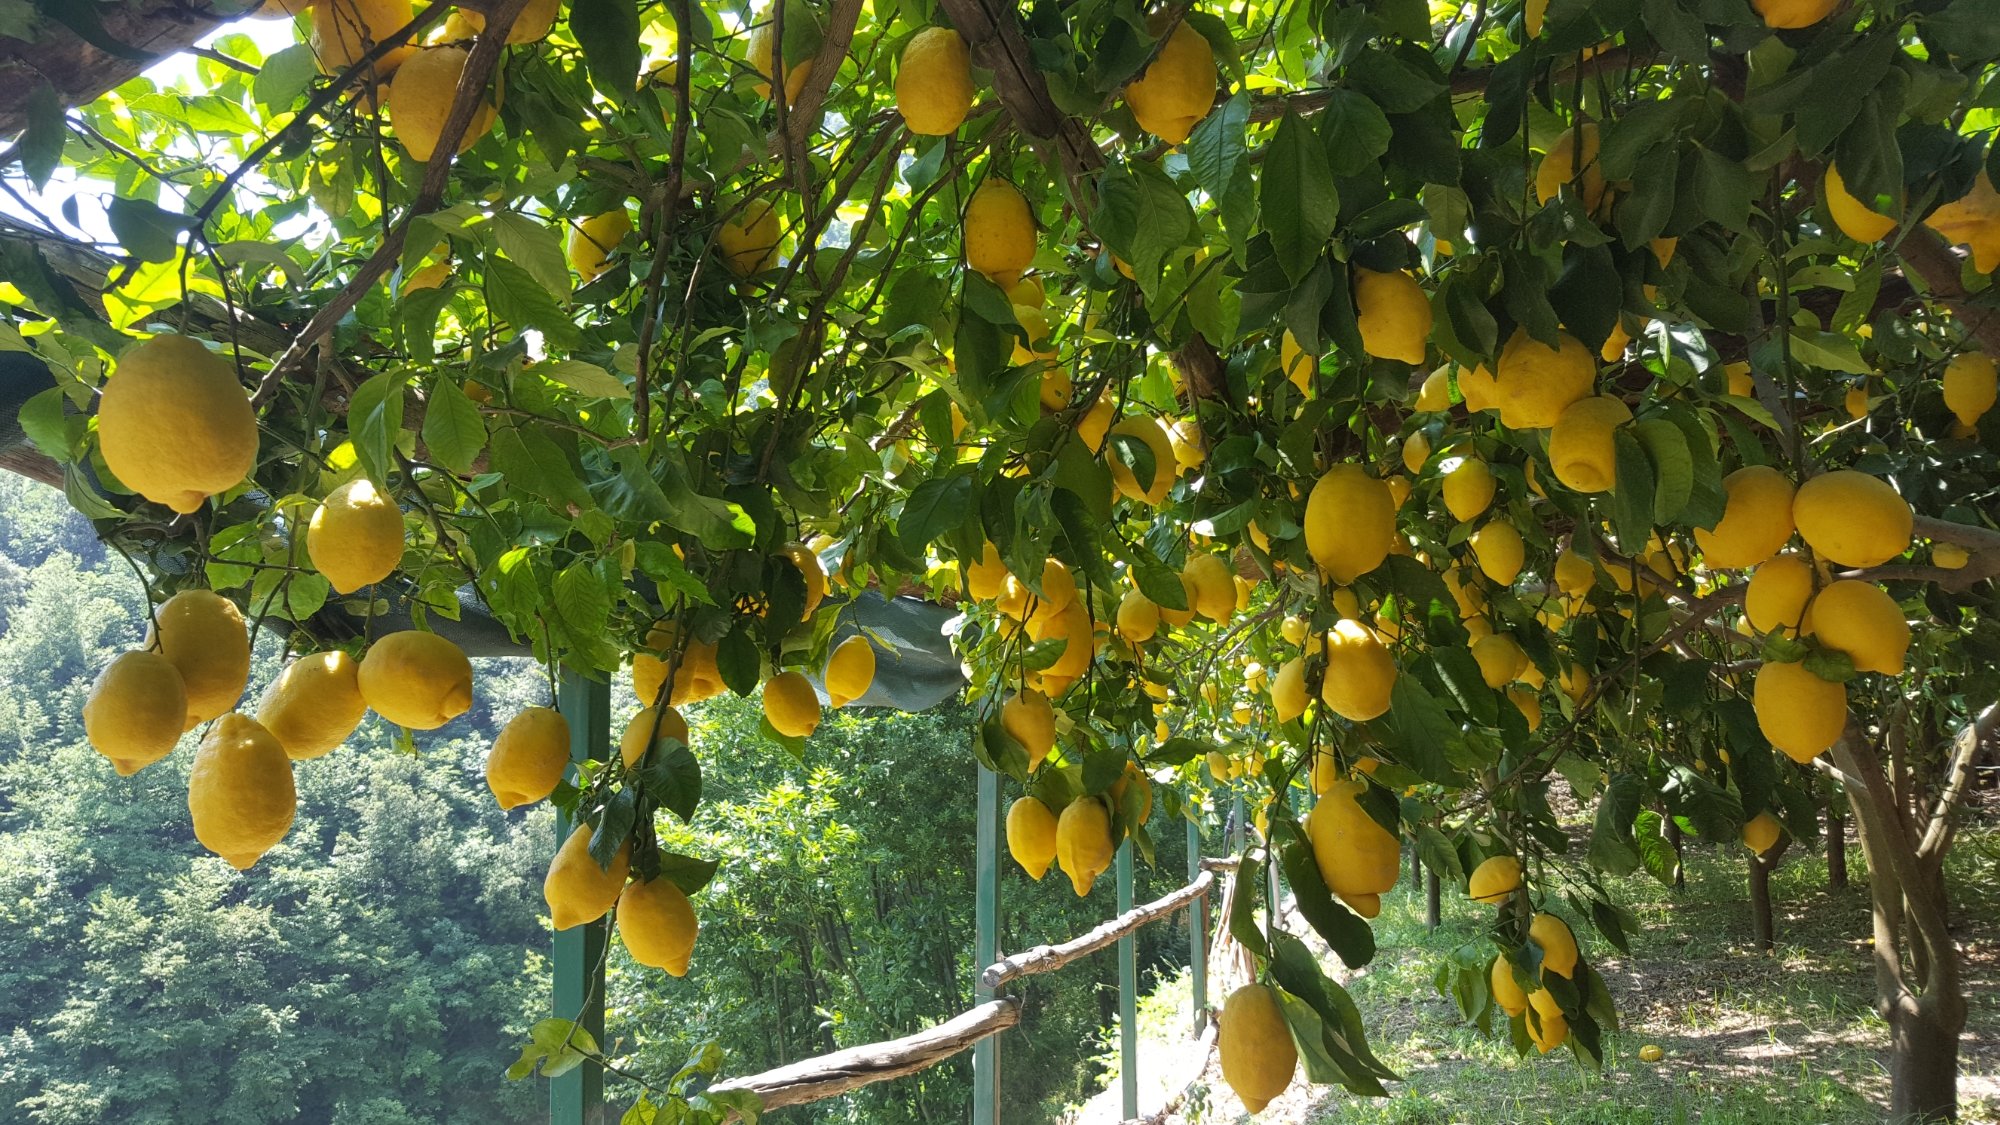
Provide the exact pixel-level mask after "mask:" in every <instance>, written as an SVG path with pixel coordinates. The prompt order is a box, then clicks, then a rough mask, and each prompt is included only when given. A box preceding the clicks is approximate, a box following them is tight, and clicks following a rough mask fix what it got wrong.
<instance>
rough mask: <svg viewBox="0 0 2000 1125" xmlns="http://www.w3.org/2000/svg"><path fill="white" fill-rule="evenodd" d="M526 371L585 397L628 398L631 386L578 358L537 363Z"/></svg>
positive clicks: (630, 394)
mask: <svg viewBox="0 0 2000 1125" xmlns="http://www.w3.org/2000/svg"><path fill="white" fill-rule="evenodd" d="M528 373H529V374H533V375H540V376H541V377H542V378H544V379H547V380H548V381H549V382H551V383H560V384H562V385H563V386H565V387H568V388H569V389H570V390H573V391H575V392H576V393H578V394H580V395H583V396H584V397H586V398H616V399H629V398H631V397H632V388H630V387H628V386H626V385H625V381H624V380H623V379H620V378H619V377H618V376H616V375H613V374H612V373H611V372H609V371H606V370H605V369H603V368H602V367H599V366H597V365H596V364H594V363H586V362H584V361H583V360H580V359H560V360H552V361H548V362H544V363H537V364H536V365H534V366H533V367H530V368H528Z"/></svg>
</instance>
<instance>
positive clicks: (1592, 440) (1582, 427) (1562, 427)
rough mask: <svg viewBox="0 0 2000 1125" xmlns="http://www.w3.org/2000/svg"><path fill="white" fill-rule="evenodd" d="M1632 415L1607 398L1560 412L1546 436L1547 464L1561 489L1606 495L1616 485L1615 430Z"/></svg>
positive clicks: (1584, 400) (1596, 397)
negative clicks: (1552, 469)
mask: <svg viewBox="0 0 2000 1125" xmlns="http://www.w3.org/2000/svg"><path fill="white" fill-rule="evenodd" d="M1631 420H1632V411H1631V410H1630V409H1629V408H1627V407H1626V405H1625V404H1624V403H1623V402H1620V401H1619V400H1618V399H1615V398H1612V397H1611V396H1610V395H1592V396H1590V397H1589V398H1581V399H1578V400H1576V401H1575V402H1573V403H1570V404H1569V405H1568V406H1566V407H1564V408H1563V412H1562V415H1561V416H1560V417H1558V418H1557V419H1556V425H1555V429H1554V430H1553V431H1551V432H1550V433H1549V464H1550V466H1551V467H1553V468H1554V469H1555V473H1556V479H1557V480H1559V481H1561V482H1562V483H1563V487H1565V488H1569V489H1572V490H1574V491H1576V492H1609V491H1611V487H1612V486H1613V485H1614V484H1616V483H1617V481H1618V444H1617V440H1616V437H1615V434H1616V433H1617V430H1618V427H1620V426H1622V425H1624V424H1625V423H1627V422H1630V421H1631Z"/></svg>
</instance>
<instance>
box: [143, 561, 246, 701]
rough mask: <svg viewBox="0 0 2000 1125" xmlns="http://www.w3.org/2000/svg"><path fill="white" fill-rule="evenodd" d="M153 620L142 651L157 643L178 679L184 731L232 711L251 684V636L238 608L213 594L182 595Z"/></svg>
mask: <svg viewBox="0 0 2000 1125" xmlns="http://www.w3.org/2000/svg"><path fill="white" fill-rule="evenodd" d="M153 617H154V619H155V620H156V621H158V622H159V629H158V630H157V632H156V631H155V630H153V629H150V628H149V629H147V630H146V641H145V643H144V644H143V645H141V646H140V647H141V648H149V649H150V648H153V647H155V644H154V642H155V640H156V639H157V641H158V645H157V647H158V648H159V650H160V654H161V655H162V656H165V657H166V658H167V659H168V660H170V661H172V662H173V665H174V669H175V670H176V671H178V672H179V673H180V674H181V684H182V686H183V687H184V688H185V689H186V690H187V708H188V710H187V726H186V729H188V730H193V729H194V728H195V726H196V725H197V724H199V723H205V722H207V721H208V720H210V719H213V718H215V717H217V716H219V715H223V714H226V713H227V712H228V711H230V710H231V709H232V708H234V707H235V706H236V701H237V700H239V699H241V698H243V688H244V687H245V685H247V684H248V683H249V682H250V634H249V632H248V631H247V630H246V629H245V628H244V626H243V615H242V614H241V613H240V612H238V611H237V609H236V604H235V603H234V602H231V601H230V600H229V599H227V598H224V597H222V596H221V595H220V594H217V593H215V592H213V591H211V590H182V591H181V592H180V593H178V594H175V595H174V596H173V597H171V598H168V599H167V600H166V601H164V602H162V603H161V604H160V608H158V609H157V610H154V611H153Z"/></svg>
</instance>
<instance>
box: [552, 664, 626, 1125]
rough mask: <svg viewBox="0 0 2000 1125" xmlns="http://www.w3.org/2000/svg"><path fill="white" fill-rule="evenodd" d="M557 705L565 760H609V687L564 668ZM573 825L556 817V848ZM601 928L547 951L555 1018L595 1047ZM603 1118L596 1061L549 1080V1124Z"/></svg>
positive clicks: (565, 933)
mask: <svg viewBox="0 0 2000 1125" xmlns="http://www.w3.org/2000/svg"><path fill="white" fill-rule="evenodd" d="M559 703H560V707H561V710H562V713H563V718H565V719H568V720H569V756H570V760H571V761H573V762H581V761H583V760H584V759H586V758H595V759H597V760H598V761H604V760H605V759H606V758H607V757H609V755H610V746H611V685H610V684H609V683H606V682H603V681H599V680H593V679H589V678H587V677H584V676H582V675H579V674H577V673H575V672H571V671H568V670H567V669H565V670H564V672H563V677H562V688H561V693H560V699H559ZM572 780H574V778H572ZM573 827H574V825H572V824H571V823H570V822H569V819H568V818H567V817H564V816H562V815H560V814H558V815H557V816H556V846H557V847H561V846H562V842H563V841H564V840H566V839H568V838H569V834H570V830H571V829H572V828H573ZM605 929H606V927H605V923H604V921H603V920H602V919H600V920H598V921H596V922H592V923H590V924H589V925H586V926H571V927H570V928H569V929H567V930H558V931H556V936H555V948H554V950H553V951H552V953H553V957H552V960H553V961H554V967H555V978H556V979H555V1015H556V1016H557V1018H559V1019H574V1020H576V1021H577V1022H578V1023H579V1024H581V1025H582V1027H583V1029H584V1030H585V1031H588V1032H589V1033H590V1034H591V1035H592V1036H594V1037H595V1038H596V1039H597V1041H598V1042H599V1043H600V1044H601V1043H603V1042H604V941H605V937H606V933H605ZM579 1013H581V1015H579ZM604 1114H605V1110H604V1071H603V1069H602V1068H601V1067H599V1066H598V1065H597V1064H596V1063H594V1062H586V1063H584V1064H583V1065H582V1066H579V1067H577V1068H576V1069H575V1070H572V1071H570V1072H569V1073H567V1074H564V1075H562V1076H560V1077H557V1078H552V1079H550V1080H549V1125H602V1122H603V1121H604V1119H605V1118H604Z"/></svg>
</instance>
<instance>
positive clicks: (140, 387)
mask: <svg viewBox="0 0 2000 1125" xmlns="http://www.w3.org/2000/svg"><path fill="white" fill-rule="evenodd" d="M97 440H98V446H99V448H100V449H101V450H102V451H103V453H104V463H105V465H106V466H107V467H109V468H110V470H111V472H112V474H113V475H115V476H116V477H117V478H118V479H119V480H120V481H122V482H123V483H124V484H125V485H126V486H127V487H128V488H131V489H132V490H134V491H135V492H137V493H138V494H139V495H141V496H144V497H145V498H146V499H148V500H151V501H152V502H154V503H156V504H165V505H166V506H167V507H169V508H172V509H173V510H174V511H176V512H182V513H186V512H193V511H196V510H197V509H199V508H200V507H201V506H202V504H203V502H205V501H206V500H207V499H208V498H209V497H210V496H213V495H215V494H217V493H221V492H227V491H229V490H230V489H232V488H235V487H236V486H237V485H239V484H241V483H243V478H245V477H247V476H249V475H250V470H251V468H252V467H254V466H255V465H256V462H257V417H256V415H255V414H254V413H253V412H252V411H251V409H250V399H249V397H248V396H247V395H245V394H244V393H243V385H242V384H241V383H239V382H237V381H236V371H235V369H234V368H232V367H231V366H230V365H229V363H228V362H227V361H226V360H224V359H223V358H222V357H220V356H217V355H213V354H211V353H210V352H209V350H208V349H207V348H204V347H202V346H201V344H200V343H198V342H196V341H194V340H190V339H188V338H187V337H185V336H155V337H153V338H152V339H150V340H147V341H146V342H145V343H142V344H137V345H134V346H133V347H131V348H128V349H126V351H125V354H124V355H122V356H120V357H119V360H118V368H117V370H116V371H114V372H113V373H112V375H111V378H109V379H107V380H105V382H104V389H103V392H102V393H101V394H100V395H99V396H98V401H97Z"/></svg>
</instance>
